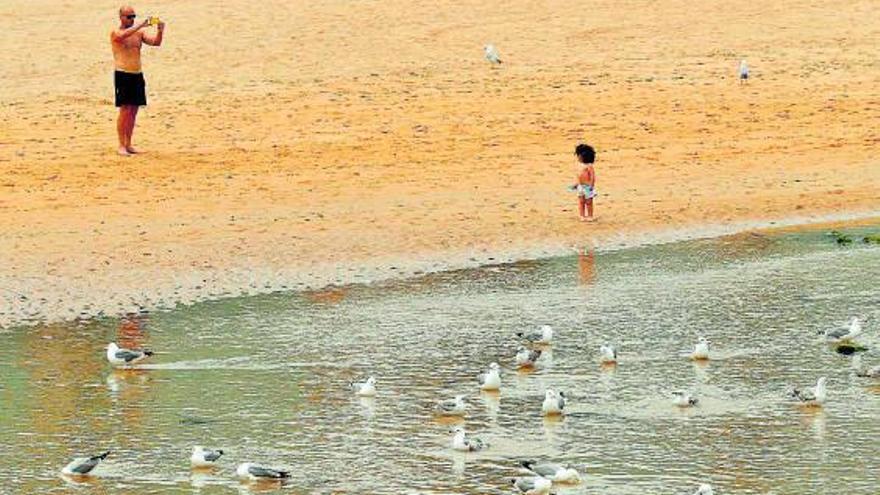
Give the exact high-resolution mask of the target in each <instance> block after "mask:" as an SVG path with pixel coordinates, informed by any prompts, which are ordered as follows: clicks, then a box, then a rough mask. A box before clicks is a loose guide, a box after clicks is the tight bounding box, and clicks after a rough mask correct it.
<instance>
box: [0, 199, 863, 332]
mask: <svg viewBox="0 0 880 495" xmlns="http://www.w3.org/2000/svg"><path fill="white" fill-rule="evenodd" d="M872 221H880V210H875V211H865V212H849V213H835V214H828V215H821V216H813V217H802V216H795V217H790V218H782V219H777V220H761V221H759V220H744V221H739V222H733V223H727V224H714V225H702V226H696V227H693V228H685V229H667V230H657V231H654V232H649V233H642V234H638V235H632V234H630V235H626V234H618V235H615V236H611V237H607V238H605V239H601V240H596V239H594V240H591V242H590V243H588V244H583V245H560V244H558V243H554V244H552V245H551V244H548V245H543V246H531V247H528V246H521V247H519V248H516V249H507V250H499V251H495V252H488V253H486V252H483V254H482V255H479V256H475V253H474V252H472V251H468V252H454V251H448V252H437V253H434V256H427V257H415V258H412V257H410V258H409V259H407V258H406V257H385V258H377V259H373V260H372V261H369V262H362V263H357V264H358V265H359V268H355V267H353V266H348V265H344V264H342V265H340V264H333V265H324V266H321V265H315V266H314V267H313V268H312V271H311V272H309V273H306V272H304V271H299V272H296V271H286V272H285V271H274V272H273V271H269V270H264V271H262V272H261V273H259V270H258V273H257V275H256V276H254V275H253V270H251V269H247V268H245V269H242V270H224V274H223V275H220V273H218V272H213V273H212V272H202V273H199V274H196V275H195V277H196V278H198V279H202V280H206V281H207V283H198V282H196V283H195V284H191V285H190V286H189V287H187V286H186V285H185V284H184V285H176V286H174V287H164V288H163V286H164V285H165V284H163V283H159V284H158V286H157V287H158V288H156V287H154V289H153V290H152V291H150V292H152V296H148V297H147V298H145V299H144V300H142V302H141V303H136V302H133V301H134V300H135V299H134V298H133V299H132V302H131V303H130V304H129V305H128V307H127V308H125V309H123V307H122V306H120V305H119V304H118V303H116V302H114V301H115V299H112V300H108V299H107V298H106V297H92V298H88V297H83V298H81V299H80V300H78V301H76V300H74V301H68V305H67V306H66V307H61V308H55V309H54V310H50V309H49V308H48V307H45V306H44V307H41V308H40V309H37V308H34V307H33V306H29V307H30V310H29V311H28V314H27V315H25V314H23V313H22V312H18V313H15V312H5V313H0V330H3V331H8V330H11V329H14V328H20V327H32V326H39V325H51V324H62V323H67V322H73V321H78V320H89V319H94V318H121V317H124V316H126V315H127V314H133V313H139V312H144V311H147V312H155V311H160V312H164V311H173V310H175V309H176V308H178V307H180V306H188V305H192V304H197V303H201V302H209V301H216V300H221V299H225V298H235V297H250V296H258V295H266V294H272V293H279V292H292V293H296V292H303V291H320V290H324V289H327V288H339V287H344V286H348V285H354V284H365V285H369V284H377V283H384V282H390V281H398V280H407V279H413V278H418V277H421V276H425V275H430V274H433V273H442V272H449V271H458V270H470V269H479V268H483V267H490V266H497V265H504V264H509V263H516V262H520V261H530V260H541V259H548V258H554V257H559V256H567V255H572V256H573V255H575V254H577V253H578V252H580V251H582V250H583V249H592V250H594V251H596V252H607V251H617V250H624V249H633V248H639V247H646V246H654V245H662V244H669V243H677V242H686V241H693V240H699V239H716V238H722V237H726V236H730V235H736V234H740V233H743V232H752V231H758V232H773V231H779V230H790V229H817V228H823V227H824V228H833V227H835V226H841V227H846V226H849V225H859V224H864V223H872ZM441 259H442V260H444V261H440V260H441ZM343 272H344V273H346V275H342V276H340V275H339V274H340V273H343ZM12 292H13V291H9V290H6V289H4V290H2V291H0V303H2V304H3V306H4V307H15V306H16V304H15V302H14V301H15V299H16V298H19V296H21V295H25V296H27V295H26V294H22V293H16V294H15V295H14V296H13V297H10V294H11V293H12ZM67 293H70V291H69V290H68V291H67ZM92 294H94V292H92ZM144 294H145V293H144V292H140V295H144ZM33 297H34V295H31V296H30V297H28V300H31V299H32V298H33ZM42 297H45V294H44V295H43V296H42ZM133 297H136V296H133ZM50 298H51V296H50V297H46V299H50ZM19 300H20V299H19ZM102 300H103V301H102ZM46 306H48V304H47V305H46ZM35 309H37V311H34V310H35Z"/></svg>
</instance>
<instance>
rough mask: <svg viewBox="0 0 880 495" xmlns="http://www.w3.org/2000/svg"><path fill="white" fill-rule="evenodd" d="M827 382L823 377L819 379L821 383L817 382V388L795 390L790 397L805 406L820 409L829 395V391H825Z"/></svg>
mask: <svg viewBox="0 0 880 495" xmlns="http://www.w3.org/2000/svg"><path fill="white" fill-rule="evenodd" d="M826 381H827V380H826V378H825V377H824V376H823V377H822V378H819V381H817V382H816V386H815V387H813V388H812V389H810V390H800V389H798V388H794V389H792V391H791V393H790V394H789V395H791V396H792V397H794V398H795V399H797V400H798V401H800V402H801V404H803V405H805V406H815V407H819V406H821V405H822V404H824V403H825V399H826V398H827V395H828V393H827V391H826V390H825V382H826Z"/></svg>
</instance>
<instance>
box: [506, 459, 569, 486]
mask: <svg viewBox="0 0 880 495" xmlns="http://www.w3.org/2000/svg"><path fill="white" fill-rule="evenodd" d="M520 464H521V465H522V467H524V468H526V469H528V470H529V471H531V472H533V473H535V474H537V475H538V476H543V477H544V478H547V479H548V480H550V481H552V482H554V483H578V482H580V481H581V475H580V474H579V473H578V472H577V470H575V469H571V468H566V467H565V466H562V465H560V464H553V463H550V462H540V463H539V462H535V461H522V462H520Z"/></svg>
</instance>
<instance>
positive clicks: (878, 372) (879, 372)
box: [856, 365, 880, 378]
mask: <svg viewBox="0 0 880 495" xmlns="http://www.w3.org/2000/svg"><path fill="white" fill-rule="evenodd" d="M856 376H860V377H862V378H880V365H877V366H874V367H873V368H868V369H867V370H859V371H856Z"/></svg>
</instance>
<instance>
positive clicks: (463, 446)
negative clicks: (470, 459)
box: [452, 426, 489, 452]
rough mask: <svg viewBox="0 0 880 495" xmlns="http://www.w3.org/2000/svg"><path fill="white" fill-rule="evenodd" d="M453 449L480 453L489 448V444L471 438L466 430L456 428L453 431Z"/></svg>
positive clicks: (459, 427)
mask: <svg viewBox="0 0 880 495" xmlns="http://www.w3.org/2000/svg"><path fill="white" fill-rule="evenodd" d="M452 433H453V434H454V435H453V436H452V448H453V449H454V450H458V451H460V452H478V451H480V450H483V449H485V448H487V447H489V444H488V443H486V442H484V441H483V440H482V439H480V438H477V437H469V436H468V435H467V433H465V431H464V428H462V427H461V426H456V427H455V428H453V429H452Z"/></svg>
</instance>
